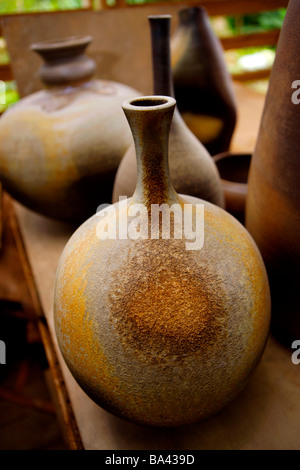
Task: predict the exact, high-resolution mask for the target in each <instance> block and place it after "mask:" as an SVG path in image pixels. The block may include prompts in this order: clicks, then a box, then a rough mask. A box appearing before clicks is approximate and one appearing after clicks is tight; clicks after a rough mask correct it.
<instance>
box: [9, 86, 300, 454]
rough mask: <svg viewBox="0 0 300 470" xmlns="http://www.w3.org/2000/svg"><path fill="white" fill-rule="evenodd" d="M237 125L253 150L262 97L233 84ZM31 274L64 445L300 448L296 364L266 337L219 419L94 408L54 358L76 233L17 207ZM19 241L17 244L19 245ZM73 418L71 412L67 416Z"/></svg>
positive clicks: (237, 140) (245, 147)
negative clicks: (156, 419) (64, 273)
mask: <svg viewBox="0 0 300 470" xmlns="http://www.w3.org/2000/svg"><path fill="white" fill-rule="evenodd" d="M236 94H237V100H238V109H239V121H238V126H237V130H236V133H235V136H234V140H233V146H232V148H233V150H235V151H242V152H252V150H253V149H254V145H255V140H256V136H257V132H258V128H259V122H260V117H261V113H262V109H263V104H264V96H263V95H259V94H257V93H255V92H252V91H249V90H247V89H246V88H245V87H242V86H241V85H236ZM14 205H15V211H16V215H17V221H18V224H19V227H20V230H21V233H22V238H23V241H24V245H25V249H26V251H24V256H25V257H26V256H28V261H29V264H28V270H30V267H31V269H32V273H33V279H34V282H32V278H30V273H27V274H28V278H29V281H30V279H31V281H30V282H31V284H32V285H31V287H32V292H33V296H34V297H35V303H36V306H37V309H38V311H39V312H40V315H45V318H46V320H47V325H45V324H43V321H42V333H43V338H44V341H45V343H46V350H48V358H49V357H50V365H51V364H52V370H53V374H54V385H55V389H56V396H58V402H59V407H60V409H61V410H62V416H63V422H64V424H65V426H66V427H67V429H66V435H67V438H68V440H69V444H70V447H71V448H73V449H76V448H81V446H83V448H85V449H104V450H127V449H130V450H133V449H135V450H138V449H148V450H155V449H156V450H161V449H166V450H174V449H181V450H184V449H185V450H195V449H300V365H295V364H293V363H292V361H291V355H292V352H293V351H292V350H289V349H286V348H284V347H283V346H281V345H280V344H279V343H277V342H276V341H275V340H274V339H273V338H272V337H270V338H269V341H268V344H267V347H266V349H265V352H264V355H263V358H262V360H261V362H260V364H259V365H258V367H257V369H256V370H255V372H254V374H253V375H252V377H251V380H250V382H249V384H248V385H247V386H246V388H245V389H244V390H243V392H242V393H241V394H240V395H239V397H238V398H237V399H236V400H235V401H234V402H233V403H232V404H230V405H229V406H228V407H227V408H226V409H224V410H223V411H222V412H221V413H219V414H218V415H217V416H215V417H213V418H210V419H208V420H206V421H203V422H201V423H198V424H194V425H190V426H184V427H181V428H177V429H167V430H159V429H149V428H144V427H142V426H137V425H133V424H130V423H127V422H125V421H123V420H121V419H119V418H116V417H114V416H112V415H111V414H109V413H107V412H106V411H104V410H103V409H101V408H100V407H99V406H97V405H96V404H94V403H93V402H92V401H91V400H90V399H89V398H88V397H87V395H86V394H85V393H84V392H83V391H82V390H81V389H80V387H79V386H78V385H77V383H76V382H75V380H74V379H73V377H72V376H71V374H70V372H69V370H68V369H67V367H66V365H65V363H64V360H63V358H62V356H61V354H60V351H59V348H58V345H57V342H56V337H55V333H54V325H53V291H54V280H55V273H56V269H57V265H58V261H59V258H60V255H61V252H62V250H63V248H64V246H65V244H66V242H67V241H68V239H69V237H70V236H71V234H72V231H73V230H74V229H73V228H72V227H70V226H68V225H66V224H63V223H60V222H56V221H53V220H49V219H47V218H45V217H42V216H40V215H37V214H35V213H33V212H31V211H29V210H27V209H25V208H24V207H22V206H21V205H20V204H18V203H15V204H14ZM21 244H22V243H21ZM64 387H65V388H64ZM73 414H74V415H73Z"/></svg>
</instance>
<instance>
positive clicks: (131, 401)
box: [55, 96, 270, 426]
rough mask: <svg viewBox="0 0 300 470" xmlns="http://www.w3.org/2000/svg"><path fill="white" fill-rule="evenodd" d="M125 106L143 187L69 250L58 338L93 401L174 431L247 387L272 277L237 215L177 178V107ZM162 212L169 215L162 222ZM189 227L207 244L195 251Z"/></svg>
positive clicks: (147, 100)
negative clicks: (171, 160) (171, 167)
mask: <svg viewBox="0 0 300 470" xmlns="http://www.w3.org/2000/svg"><path fill="white" fill-rule="evenodd" d="M123 107H124V111H125V113H126V116H127V119H128V121H129V123H130V126H131V128H132V131H133V136H134V141H135V145H136V153H137V166H138V179H137V187H136V191H135V193H134V195H133V197H132V198H131V199H126V200H124V201H121V202H120V203H116V204H114V205H112V206H110V207H109V209H107V210H103V211H101V212H99V213H98V214H96V215H94V216H93V217H91V218H90V219H89V220H87V221H86V222H85V224H83V225H82V226H81V227H80V228H79V229H77V231H76V232H75V233H74V234H73V236H72V237H71V239H70V240H69V242H68V244H67V245H66V247H65V249H64V252H63V254H62V257H61V259H60V263H59V268H58V272H57V278H56V290H55V325H56V333H57V339H58V343H59V345H60V348H61V351H62V354H63V356H64V358H65V360H66V363H67V365H68V366H69V368H70V370H71V372H72V374H73V376H74V377H75V379H76V380H77V381H78V383H79V384H80V385H81V387H82V388H83V389H84V390H85V391H86V393H87V394H88V395H89V396H90V397H91V398H92V399H93V400H95V401H96V403H98V404H99V405H101V406H102V407H104V408H105V409H107V410H108V411H110V412H112V413H114V414H116V415H118V416H120V417H122V418H125V419H127V420H130V421H133V422H136V423H140V424H144V425H151V426H176V425H181V424H185V423H191V422H194V421H198V420H200V419H202V418H204V417H207V416H209V415H211V414H214V413H216V412H217V411H219V410H220V409H221V408H222V407H224V406H225V405H226V404H227V403H228V402H230V401H231V400H232V399H233V398H234V397H235V396H236V395H237V393H238V392H239V391H240V390H241V389H242V388H243V386H244V385H245V383H246V382H247V380H248V378H249V375H250V373H251V371H252V370H253V368H254V367H255V366H256V364H257V363H258V361H259V359H260V357H261V354H262V351H263V349H264V345H265V341H266V338H267V334H268V328H269V319H270V298H269V287H268V280H267V276H266V272H265V268H264V265H263V262H262V258H261V256H260V253H259V251H258V249H257V247H256V245H255V243H254V242H253V240H252V238H251V237H250V235H249V234H248V232H247V231H246V229H245V228H244V227H243V226H242V225H241V224H240V223H239V222H238V221H237V220H236V219H235V218H234V217H232V216H231V215H230V214H228V213H227V212H226V211H224V210H223V209H220V208H219V207H217V206H216V205H214V204H211V203H208V202H206V201H203V200H201V199H197V198H194V197H191V196H186V195H178V194H177V193H176V192H175V190H174V188H173V186H172V184H171V180H170V176H169V171H168V131H169V126H170V122H171V118H172V112H173V110H174V107H175V100H174V99H173V98H170V97H160V96H152V97H151V96H150V97H142V98H137V99H135V100H131V101H130V100H129V101H127V102H125V103H124V105H123ZM202 204H203V205H204V220H203V217H202V215H201V214H202V212H201V208H202V207H203V206H202ZM155 207H156V208H157V207H159V208H160V209H161V210H164V211H165V212H164V216H163V223H162V224H161V225H159V220H160V216H159V212H156V213H154V212H153V210H154V209H155ZM171 210H173V211H174V212H173V213H174V218H173V217H172V218H170V219H169V221H170V223H169V224H168V223H167V221H168V217H170V211H171ZM178 215H179V218H178ZM136 216H137V217H136ZM127 217H128V220H126V218H127ZM164 217H166V218H164ZM187 217H188V218H189V219H188V218H187ZM183 219H184V222H183ZM119 220H121V222H119ZM164 220H165V222H164ZM201 221H202V222H203V224H204V227H202V225H201ZM198 223H199V226H198ZM152 227H154V232H153V231H152ZM155 227H156V229H155ZM157 227H160V228H159V230H157ZM202 228H204V233H203V231H202ZM124 229H125V230H124ZM191 229H193V230H194V231H195V234H197V236H198V235H199V240H198V241H200V243H198V242H196V245H197V246H193V247H191V246H190V245H188V243H189V242H190V241H191V238H192V237H190V236H189V234H188V230H191ZM203 235H204V245H202V243H201V241H203V238H202V236H203ZM99 238H100V239H99ZM195 241H196V239H195Z"/></svg>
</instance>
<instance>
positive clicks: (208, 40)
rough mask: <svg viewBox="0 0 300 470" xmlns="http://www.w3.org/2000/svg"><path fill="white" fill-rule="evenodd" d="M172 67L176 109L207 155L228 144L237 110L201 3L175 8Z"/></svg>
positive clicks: (213, 35) (222, 62) (219, 50)
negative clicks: (176, 18) (176, 14)
mask: <svg viewBox="0 0 300 470" xmlns="http://www.w3.org/2000/svg"><path fill="white" fill-rule="evenodd" d="M171 51H172V69H173V77H174V91H175V98H176V101H177V106H178V109H179V111H180V113H181V115H182V117H183V119H184V120H185V122H186V124H187V125H188V127H189V128H190V129H191V131H192V132H193V133H194V134H195V135H196V136H197V137H198V139H199V140H200V142H202V143H203V144H204V145H205V147H206V148H207V150H208V151H209V153H210V154H211V155H215V154H217V153H221V152H225V151H227V150H228V149H229V147H230V142H231V138H232V134H233V131H234V129H235V124H236V117H237V110H236V108H237V107H236V100H235V96H234V90H233V85H232V80H231V77H230V75H229V72H228V70H227V66H226V63H225V59H224V53H223V48H222V45H221V43H220V41H219V39H218V38H217V37H216V35H215V33H214V31H213V29H212V27H211V25H210V22H209V18H208V15H207V13H206V11H205V10H204V9H203V8H202V7H192V8H184V9H182V10H180V11H179V26H178V28H177V30H176V31H175V34H174V36H173V37H172V42H171Z"/></svg>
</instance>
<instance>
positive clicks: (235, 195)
mask: <svg viewBox="0 0 300 470" xmlns="http://www.w3.org/2000/svg"><path fill="white" fill-rule="evenodd" d="M213 159H214V162H215V164H216V165H217V168H218V170H219V173H220V177H221V186H222V190H223V194H224V198H225V209H226V210H227V211H228V212H229V213H230V214H231V215H233V216H234V217H235V218H236V219H238V220H239V221H240V222H241V223H244V222H245V209H246V198H247V192H248V184H247V182H248V173H249V168H250V163H251V154H249V153H233V152H223V153H219V154H218V155H214V156H213Z"/></svg>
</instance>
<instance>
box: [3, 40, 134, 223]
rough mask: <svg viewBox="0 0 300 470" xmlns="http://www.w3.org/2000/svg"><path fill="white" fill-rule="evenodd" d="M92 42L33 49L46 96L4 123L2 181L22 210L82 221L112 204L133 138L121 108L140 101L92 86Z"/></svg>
mask: <svg viewBox="0 0 300 470" xmlns="http://www.w3.org/2000/svg"><path fill="white" fill-rule="evenodd" d="M91 39H92V38H91V37H71V38H64V39H59V40H54V41H46V42H42V43H38V44H34V45H32V50H33V51H35V52H36V53H38V54H39V55H41V56H42V58H43V65H42V66H41V68H40V77H41V80H42V81H43V83H44V89H43V90H41V91H39V92H36V93H33V94H32V95H30V96H27V97H26V98H23V99H21V100H20V101H19V102H18V103H17V104H16V105H14V106H13V107H12V108H10V109H9V110H7V111H6V112H5V113H4V115H3V116H2V117H1V121H0V142H1V147H0V179H1V181H2V183H3V186H4V188H5V189H6V190H7V191H8V192H9V193H10V194H11V195H12V196H13V197H14V198H15V199H17V200H18V201H20V202H21V203H22V204H24V205H25V206H27V207H29V208H30V209H33V210H35V211H37V212H39V213H41V214H44V215H46V216H50V217H54V218H58V219H62V220H66V221H82V220H85V219H86V218H87V217H88V216H90V215H92V214H93V213H95V212H96V209H97V207H98V205H99V204H101V203H104V202H106V203H110V202H111V198H112V189H113V182H114V177H115V174H116V170H117V168H118V165H119V163H120V161H121V159H122V157H123V155H124V152H125V151H126V149H127V148H128V147H129V145H130V143H131V134H130V129H129V127H128V124H127V122H126V119H125V117H124V115H123V113H122V109H121V103H122V102H123V101H124V100H125V99H128V98H130V97H134V96H137V95H138V94H139V93H138V92H137V91H136V90H134V89H132V88H130V87H128V86H126V85H123V84H120V83H117V82H113V81H103V80H98V79H95V78H93V74H94V72H95V62H94V61H93V60H92V59H91V58H89V57H88V56H86V55H85V49H86V47H87V46H88V45H89V43H90V42H91Z"/></svg>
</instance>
